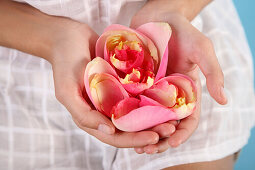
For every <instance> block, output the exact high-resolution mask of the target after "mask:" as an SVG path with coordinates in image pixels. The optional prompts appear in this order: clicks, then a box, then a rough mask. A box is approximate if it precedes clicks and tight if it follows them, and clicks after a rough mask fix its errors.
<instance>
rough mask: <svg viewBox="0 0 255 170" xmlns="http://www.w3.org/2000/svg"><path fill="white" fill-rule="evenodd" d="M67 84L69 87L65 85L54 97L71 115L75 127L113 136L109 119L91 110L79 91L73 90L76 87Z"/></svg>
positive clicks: (77, 89) (113, 130)
mask: <svg viewBox="0 0 255 170" xmlns="http://www.w3.org/2000/svg"><path fill="white" fill-rule="evenodd" d="M68 84H69V86H67V84H65V85H64V86H62V87H61V89H59V90H57V89H56V97H57V99H58V100H59V101H60V102H61V103H62V104H63V105H64V106H65V107H66V108H67V110H68V111H69V112H70V113H71V115H72V118H73V119H74V122H75V123H76V124H77V126H78V127H79V128H81V129H82V128H84V127H86V128H91V129H97V130H100V131H102V132H104V133H106V134H113V133H114V132H115V127H114V125H113V124H112V122H111V121H110V119H108V118H107V117H106V116H105V115H103V114H102V113H100V112H98V111H96V110H92V109H91V107H90V106H89V104H88V103H87V102H86V101H85V99H84V98H83V95H82V91H81V89H79V88H75V87H77V85H76V86H75V85H74V84H73V85H70V83H68ZM71 84H72V83H71Z"/></svg>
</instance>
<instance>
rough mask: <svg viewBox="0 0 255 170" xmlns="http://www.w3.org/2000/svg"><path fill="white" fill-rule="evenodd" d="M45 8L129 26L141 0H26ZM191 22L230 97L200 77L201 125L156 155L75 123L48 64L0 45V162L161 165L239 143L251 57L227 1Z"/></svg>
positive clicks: (98, 26)
mask: <svg viewBox="0 0 255 170" xmlns="http://www.w3.org/2000/svg"><path fill="white" fill-rule="evenodd" d="M26 2H27V3H29V4H30V5H32V6H34V7H35V8H38V9H39V10H41V11H43V12H45V13H48V14H50V15H57V16H66V17H70V18H73V19H75V20H79V21H80V22H84V23H87V24H88V25H90V26H91V27H92V28H93V29H95V30H96V32H97V33H99V34H100V33H102V30H103V29H104V28H105V27H106V26H107V25H109V24H112V23H120V24H124V25H128V24H129V21H130V18H131V16H132V15H133V14H134V13H135V11H137V10H138V9H139V8H140V7H141V6H142V5H143V3H144V1H143V0H118V1H117V0H26ZM193 24H195V25H196V26H197V27H199V28H200V30H201V31H202V32H203V33H204V34H205V35H207V36H208V37H209V38H210V39H211V40H212V41H213V43H214V47H215V50H216V54H217V56H218V59H219V62H220V64H221V67H222V69H223V72H224V75H225V89H226V93H227V96H228V99H229V103H228V104H227V105H226V106H220V105H219V104H217V103H216V102H215V101H214V100H213V99H212V98H211V97H210V95H209V94H208V91H207V89H206V86H205V79H204V77H203V76H202V75H201V79H202V87H203V90H202V91H203V93H202V111H201V119H200V124H199V127H198V129H197V130H196V132H195V133H194V134H193V136H192V137H191V138H190V139H189V140H188V141H187V142H186V143H184V144H182V145H181V146H180V147H178V148H175V149H173V148H170V149H168V150H167V151H166V152H163V153H161V154H155V155H151V156H150V155H146V154H142V155H138V154H136V153H135V152H134V150H133V149H117V148H114V147H111V146H109V145H106V144H103V143H101V142H100V141H98V140H97V139H95V138H94V137H91V136H89V135H87V134H86V133H85V132H83V131H82V130H80V129H78V128H77V127H76V126H75V124H74V123H73V121H72V119H71V116H70V114H69V113H68V112H67V111H66V109H65V108H64V107H63V106H62V105H61V104H60V103H59V102H58V101H57V100H56V98H55V95H54V87H53V77H52V70H51V66H50V64H49V63H48V62H47V61H45V60H43V59H40V58H37V57H33V56H31V55H28V54H25V53H22V52H19V51H17V50H12V49H8V48H4V47H0V167H1V168H0V169H9V170H12V169H19V170H23V169H24V170H29V169H41V170H42V169H44V170H46V169H50V170H53V169H58V170H60V169H61V170H62V169H67V170H70V169H71V170H76V169H77V170H78V169H91V170H100V169H114V170H119V169H124V170H125V169H144V170H148V169H161V168H165V167H168V166H173V165H178V164H185V163H192V162H201V161H211V160H216V159H220V158H223V157H225V156H227V155H230V154H232V153H234V152H236V151H238V150H239V149H241V148H242V147H243V146H244V145H245V144H246V143H247V140H248V137H249V134H250V129H251V127H252V126H253V125H254V124H255V112H254V111H255V108H254V107H255V105H254V104H255V103H254V90H253V70H252V58H251V53H250V51H249V48H248V45H247V42H246V39H245V36H244V32H243V28H242V26H241V24H240V21H239V19H238V17H237V14H236V11H235V9H234V6H233V4H232V2H231V1H230V0H215V1H213V2H212V3H211V4H210V5H209V6H208V7H206V8H205V9H204V10H203V11H202V13H201V14H200V16H199V17H197V18H196V19H195V20H194V21H193Z"/></svg>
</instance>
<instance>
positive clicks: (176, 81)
mask: <svg viewBox="0 0 255 170" xmlns="http://www.w3.org/2000/svg"><path fill="white" fill-rule="evenodd" d="M162 81H167V82H168V83H171V84H173V85H175V86H176V87H177V88H178V91H183V92H184V93H185V96H184V97H185V98H186V101H187V103H192V102H195V101H196V100H197V96H196V91H197V90H196V86H195V83H194V81H193V80H192V79H191V78H190V77H188V76H186V75H183V74H178V73H175V74H171V75H170V76H167V77H164V78H162V79H160V80H159V81H157V82H156V84H158V83H159V82H162Z"/></svg>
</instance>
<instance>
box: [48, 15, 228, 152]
mask: <svg viewBox="0 0 255 170" xmlns="http://www.w3.org/2000/svg"><path fill="white" fill-rule="evenodd" d="M150 13H153V11H151V12H150ZM157 14H158V15H157V16H155V15H154V16H152V15H150V14H149V13H147V12H145V11H143V10H140V11H139V12H138V13H136V15H135V16H134V17H133V18H132V21H131V24H130V27H131V28H134V29H135V28H137V27H138V26H140V25H142V24H144V23H147V22H152V21H153V22H167V23H169V25H170V26H171V28H172V31H173V32H172V36H171V39H170V41H169V48H168V49H169V59H168V61H169V64H168V68H167V75H169V74H171V73H182V74H185V75H187V76H189V77H191V78H192V79H193V80H194V82H195V83H196V86H197V106H196V110H195V111H194V112H193V114H191V115H190V116H188V117H186V118H185V119H182V120H181V121H180V122H177V121H169V122H165V123H162V124H160V125H157V126H155V127H152V128H150V129H147V130H143V131H139V132H122V131H119V130H118V129H116V128H115V127H114V125H113V124H112V122H111V120H110V119H109V118H107V117H106V116H105V115H104V114H102V113H100V112H98V111H96V110H95V108H94V107H93V105H92V104H91V101H90V100H89V98H88V96H87V94H86V90H85V87H84V70H85V68H86V65H87V63H88V62H89V61H91V59H92V58H94V57H95V49H94V47H95V43H96V40H97V39H98V35H97V34H96V33H95V32H94V31H93V30H92V29H91V28H90V27H89V26H88V25H86V24H81V23H78V22H76V21H72V20H68V21H66V27H65V28H63V29H64V32H65V33H64V34H62V35H61V36H59V37H58V38H57V39H56V43H55V44H57V45H56V46H54V52H53V56H52V57H51V58H50V59H49V62H50V63H51V64H52V68H53V76H54V84H55V94H56V97H57V99H58V100H59V101H60V102H61V103H62V104H63V105H64V106H65V107H66V108H67V110H68V111H69V112H70V113H71V115H72V118H73V120H74V122H75V123H76V125H77V126H78V127H79V128H81V129H82V130H84V131H86V132H87V133H89V134H90V135H92V136H94V137H96V138H97V139H99V140H100V141H102V142H104V143H107V144H109V145H112V146H115V147H118V148H134V149H135V151H136V152H137V153H139V154H141V153H144V152H145V153H147V154H153V153H161V152H164V151H166V150H167V149H168V148H169V147H177V146H179V145H180V144H182V143H184V142H185V141H186V140H187V139H188V138H189V137H190V136H191V135H192V133H193V132H194V131H195V129H196V128H197V126H198V123H199V117H200V103H201V84H200V79H199V75H198V73H199V70H201V71H202V72H203V74H204V76H205V77H206V84H207V88H208V91H209V93H210V95H211V96H212V97H213V98H214V99H215V100H216V101H217V102H218V103H219V104H226V103H227V99H226V96H225V93H224V89H223V87H224V76H223V73H222V71H221V68H220V65H219V63H218V60H217V57H216V55H215V51H214V48H213V45H212V42H211V41H210V40H209V39H208V38H207V37H206V36H205V35H203V34H202V33H201V32H200V31H198V30H197V29H196V28H195V27H193V26H192V25H191V23H190V22H189V21H188V20H187V19H186V18H185V17H183V16H182V15H180V14H177V13H161V14H160V13H157ZM159 36H160V35H159Z"/></svg>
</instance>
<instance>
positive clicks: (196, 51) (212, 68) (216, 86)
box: [130, 1, 227, 154]
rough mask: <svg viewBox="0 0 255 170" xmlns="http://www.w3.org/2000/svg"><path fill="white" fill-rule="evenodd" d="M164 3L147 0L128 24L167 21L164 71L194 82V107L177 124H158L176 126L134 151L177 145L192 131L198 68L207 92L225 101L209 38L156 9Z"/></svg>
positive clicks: (196, 113)
mask: <svg viewBox="0 0 255 170" xmlns="http://www.w3.org/2000/svg"><path fill="white" fill-rule="evenodd" d="M164 6H165V5H164V3H160V2H159V1H149V2H148V5H147V4H146V5H145V6H144V7H143V8H142V9H141V10H140V11H138V13H136V15H135V16H134V17H133V18H132V21H131V26H130V27H132V28H137V27H139V26H140V25H142V24H144V23H147V22H167V23H169V25H170V26H171V28H172V31H173V32H172V37H171V39H170V42H169V59H168V61H169V62H168V69H167V74H168V75H169V74H171V73H182V74H185V75H188V76H189V77H191V78H192V79H193V80H194V81H195V83H196V85H197V107H196V110H195V111H194V113H193V114H192V115H190V116H188V117H187V118H185V119H182V120H181V122H180V123H179V124H177V122H176V121H170V122H167V123H164V124H162V125H164V126H170V124H172V125H174V126H175V127H176V130H175V131H174V132H173V134H171V133H167V131H168V129H161V130H160V134H168V135H159V136H160V137H161V140H160V141H159V142H158V143H157V144H153V145H147V146H144V147H140V148H135V151H136V152H137V153H144V152H146V153H149V154H150V153H160V152H164V151H165V150H167V149H168V148H169V147H170V146H171V147H177V146H179V145H180V144H182V143H183V142H185V141H186V140H187V139H188V138H189V137H190V136H191V135H192V133H193V132H194V131H195V129H196V128H197V126H198V123H199V117H200V103H201V83H200V79H199V75H198V74H199V68H200V70H201V71H202V72H203V74H204V76H205V77H206V84H207V88H208V91H209V93H210V95H211V96H212V97H213V98H214V99H215V100H216V101H217V102H218V103H219V104H226V103H227V98H226V97H225V94H224V91H223V87H224V76H223V73H222V70H221V68H220V65H219V63H218V60H217V57H216V55H215V51H214V48H213V44H212V42H211V41H210V40H209V39H208V38H207V37H206V36H205V35H203V34H202V33H201V32H200V31H198V30H197V29H196V28H195V27H193V26H192V25H191V23H190V22H189V21H188V20H187V19H186V18H185V17H184V16H182V15H181V14H179V13H177V12H169V11H167V12H165V11H164V10H160V9H161V8H165V7H164ZM148 11H150V12H148ZM155 14H157V15H155ZM158 126H160V125H158ZM152 129H153V128H152ZM155 132H156V131H155ZM169 134H170V135H171V137H170V135H169Z"/></svg>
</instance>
